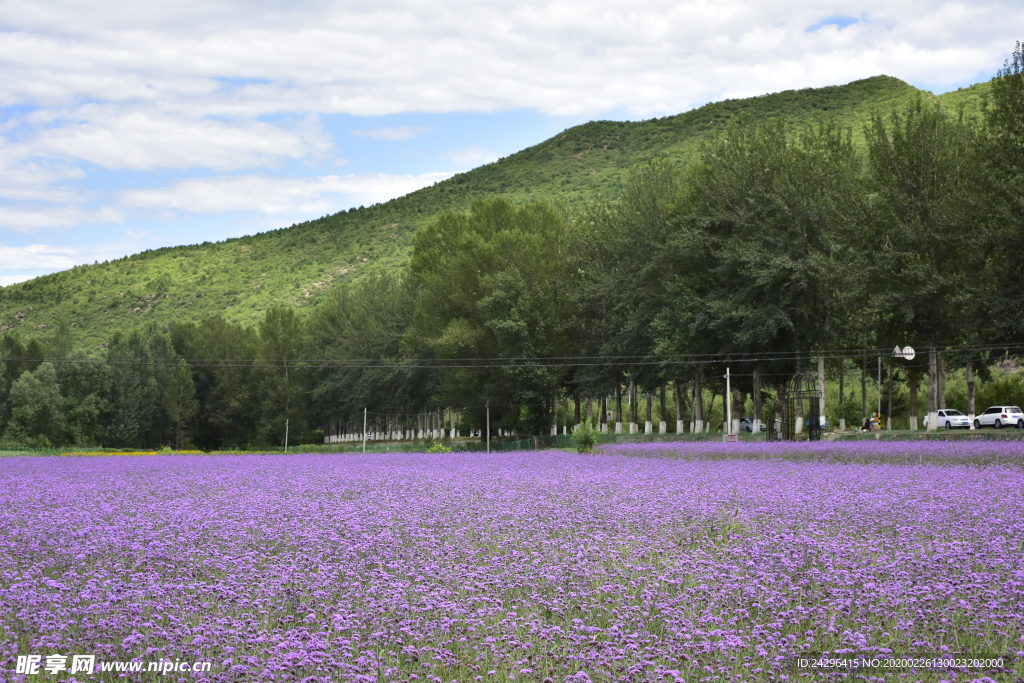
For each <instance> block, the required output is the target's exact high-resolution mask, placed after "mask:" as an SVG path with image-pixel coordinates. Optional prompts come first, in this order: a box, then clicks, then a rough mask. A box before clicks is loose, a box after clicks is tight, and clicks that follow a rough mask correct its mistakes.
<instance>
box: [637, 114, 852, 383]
mask: <svg viewBox="0 0 1024 683" xmlns="http://www.w3.org/2000/svg"><path fill="white" fill-rule="evenodd" d="M860 168H861V165H860V160H859V159H858V157H857V155H856V151H855V149H854V147H853V142H852V134H851V132H850V131H849V130H845V129H843V128H841V127H840V126H839V125H837V124H836V123H835V122H834V121H830V120H824V121H822V122H820V123H819V124H818V125H816V126H814V127H812V128H809V129H807V130H803V131H798V132H795V133H793V132H789V131H787V129H786V126H785V123H784V122H783V121H774V122H771V123H762V124H749V123H744V122H741V123H739V124H734V125H733V126H731V127H730V128H729V130H728V131H727V132H726V134H725V135H724V136H723V137H722V138H721V139H719V140H717V141H716V142H714V143H713V144H711V145H709V146H708V147H707V148H706V149H705V150H704V151H703V152H702V154H701V156H700V159H699V160H698V162H697V163H696V164H695V165H694V166H693V168H692V169H691V170H690V173H689V174H688V176H687V178H686V182H685V184H684V191H683V192H682V193H681V195H680V198H679V202H678V208H677V225H678V227H677V230H676V231H675V233H674V235H673V237H672V240H671V241H670V243H669V245H668V248H669V249H670V250H671V251H672V252H673V253H674V254H675V257H674V261H675V263H676V267H675V268H674V269H673V272H672V273H671V275H670V278H669V280H668V282H667V283H666V284H667V287H668V290H669V292H670V301H671V304H670V305H668V306H666V307H664V308H663V310H662V311H661V312H660V313H659V315H658V319H657V326H658V329H659V340H660V344H659V348H660V349H661V350H663V351H665V352H674V353H680V354H684V355H686V354H695V353H703V354H714V355H716V356H718V357H721V356H726V357H731V358H734V359H736V360H742V359H744V358H758V357H760V358H761V359H766V358H767V359H770V358H771V355H770V354H772V353H777V354H784V355H785V356H790V359H787V360H785V361H778V362H773V361H771V360H760V361H759V365H758V366H754V367H759V368H760V369H761V370H770V371H771V372H773V373H774V374H779V373H792V372H794V371H795V370H797V369H801V367H800V365H801V364H800V363H797V362H794V361H793V360H792V356H793V355H794V354H796V355H800V354H807V356H810V355H812V354H813V353H814V351H815V350H817V349H820V348H821V347H823V346H825V345H827V344H828V342H829V340H830V339H833V338H834V337H835V336H836V335H837V333H838V331H839V329H840V327H841V325H842V323H843V321H844V319H845V318H846V316H848V315H849V313H850V311H851V310H855V309H856V307H857V306H858V304H859V302H858V299H859V295H860V292H861V291H863V290H862V289H861V283H860V281H859V280H858V277H857V274H858V268H857V267H856V263H857V252H858V247H860V246H861V245H860V244H859V243H858V242H857V241H856V239H854V237H853V236H854V234H855V228H856V226H857V224H858V223H859V222H860V221H862V220H863V217H864V208H863V200H862V196H863V193H862V186H861V183H860ZM746 367H748V368H750V367H752V366H746ZM721 370H722V371H724V368H721ZM713 374H715V375H719V374H722V373H721V372H718V367H717V366H716V368H715V370H714V371H713ZM740 374H741V375H746V376H748V377H749V376H752V375H753V373H752V372H748V371H742V372H741V373H740ZM751 378H752V377H751ZM743 379H745V378H743ZM744 385H745V386H744ZM740 386H741V387H743V388H744V389H745V390H753V382H749V383H748V382H746V381H743V382H742V383H741V384H740Z"/></svg>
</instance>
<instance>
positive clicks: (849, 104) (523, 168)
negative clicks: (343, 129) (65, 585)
mask: <svg viewBox="0 0 1024 683" xmlns="http://www.w3.org/2000/svg"><path fill="white" fill-rule="evenodd" d="M986 94H987V83H979V84H976V85H973V86H971V87H969V88H964V89H960V90H959V91H953V92H951V93H946V94H944V95H939V96H935V95H932V94H931V93H928V92H927V91H921V90H918V89H917V88H914V87H913V86H910V85H909V84H907V83H904V82H903V81H900V80H899V79H896V78H892V77H890V76H875V77H872V78H868V79H862V80H858V81H853V82H852V83H848V84H846V85H838V86H828V87H825V88H805V89H801V90H789V91H783V92H780V93H771V94H766V95H759V96H756V97H751V98H744V99H730V100H723V101H721V102H714V103H709V104H706V105H704V106H702V107H698V108H696V109H692V110H690V111H687V112H683V113H680V114H674V115H671V116H665V117H661V118H655V119H648V120H645V121H592V122H589V123H585V124H581V125H578V126H573V127H571V128H568V129H566V130H564V131H562V132H561V133H559V134H557V135H555V136H553V137H551V138H549V139H548V140H545V141H542V142H540V143H538V144H537V145H533V146H531V147H527V148H526V149H523V150H520V151H518V152H516V153H514V154H511V155H509V156H507V157H504V158H502V159H500V160H498V161H496V162H493V163H491V164H487V165H484V166H481V167H478V168H476V169H473V170H471V171H467V172H464V173H459V174H456V175H454V176H452V177H451V178H449V179H447V180H444V181H441V182H438V183H435V184H434V185H432V186H429V187H425V188H421V189H419V190H416V191H414V192H411V193H409V194H407V195H404V196H402V197H398V198H396V199H392V200H390V201H388V202H385V203H382V204H377V205H374V206H371V207H366V208H360V209H353V210H349V211H341V212H338V213H335V214H332V215H329V216H324V217H322V218H319V219H315V220H311V221H306V222H304V223H298V224H294V225H292V226H290V227H286V228H279V229H276V230H270V231H267V232H262V233H258V234H255V235H248V236H244V237H238V238H232V239H228V240H224V241H222V242H212V243H211V242H204V243H202V244H194V245H181V246H175V247H163V248H160V249H153V250H148V251H144V252H140V253H138V254H133V255H131V256H126V257H123V258H121V259H116V260H112V261H107V262H103V263H99V264H93V265H80V266H75V267H74V268H71V269H69V270H65V271H60V272H57V273H52V274H49V275H44V276H40V277H38V278H34V279H32V280H28V281H26V282H22V283H17V284H14V285H8V286H7V287H3V288H0V331H10V330H17V331H18V332H19V333H20V334H21V335H22V336H24V337H32V336H40V335H46V334H49V333H50V331H51V330H52V328H53V326H54V325H55V324H56V323H57V321H58V320H60V319H64V320H67V321H68V322H70V323H71V325H72V326H73V327H74V328H75V329H76V330H78V332H77V336H79V337H80V339H79V340H78V341H79V343H85V344H88V345H92V346H93V348H96V347H98V346H99V345H100V344H102V342H103V341H105V340H106V339H107V338H108V337H109V335H110V333H111V332H113V331H114V330H118V329H121V330H125V329H131V328H133V327H137V326H140V325H141V326H145V325H155V326H157V327H160V326H163V325H166V324H167V323H169V322H171V321H178V320H188V319H192V320H198V319H201V318H204V317H207V316H209V315H211V314H214V313H221V314H223V315H224V316H225V317H226V318H228V319H229V320H233V321H241V322H254V321H255V320H257V319H258V318H259V316H260V315H261V314H262V312H263V311H264V310H266V309H267V308H269V307H271V306H273V305H277V304H285V305H291V306H295V307H296V308H298V309H300V310H308V309H309V308H310V307H311V306H314V305H315V304H316V303H317V302H319V301H321V300H323V298H324V297H325V296H327V293H328V292H329V290H330V289H331V288H332V287H335V286H338V285H339V284H342V283H346V282H351V281H352V280H355V279H358V278H360V277H363V276H364V275H365V274H366V273H368V272H370V273H372V272H377V271H379V270H391V269H396V268H399V267H401V266H402V264H404V262H405V261H406V259H407V258H408V255H409V253H410V250H411V246H412V237H413V235H414V234H415V232H416V231H417V230H418V229H419V228H421V227H423V226H424V225H426V224H427V223H429V222H430V220H432V219H433V217H435V216H437V215H438V214H439V213H441V212H443V211H459V210H464V209H465V208H467V207H468V206H469V205H470V204H471V203H472V201H473V200H475V199H477V198H481V197H486V196H495V195H503V196H506V197H508V198H510V199H511V200H512V201H513V202H515V203H522V202H529V201H535V200H539V199H548V200H553V201H556V202H559V203H562V204H564V205H566V206H567V207H569V208H572V207H573V206H576V205H579V204H582V203H585V202H588V201H592V200H594V199H597V198H600V197H614V196H615V195H616V194H617V193H618V191H619V190H620V188H621V187H622V183H623V181H624V179H625V177H626V175H627V174H628V172H629V170H630V169H631V168H633V167H635V166H636V164H638V163H640V162H641V161H642V160H643V159H645V158H649V157H651V156H659V157H664V158H668V159H671V160H673V161H674V162H677V163H680V164H685V163H687V162H688V161H689V160H691V159H692V158H693V156H694V155H695V154H696V153H697V152H698V150H699V149H700V146H701V144H702V143H703V141H705V140H707V139H709V138H710V137H711V136H713V135H715V134H717V132H719V131H721V130H722V129H723V128H724V127H725V126H727V125H728V124H729V122H731V121H733V120H735V119H737V118H739V117H748V118H752V119H774V118H778V117H784V118H786V119H787V121H788V125H790V126H794V127H795V126H803V125H807V124H808V123H810V122H812V121H813V120H815V119H816V118H818V117H821V116H834V117H836V118H837V119H838V120H839V121H840V122H841V123H842V124H844V125H848V126H852V127H854V128H855V129H856V128H857V126H858V124H859V123H861V122H863V121H864V120H865V119H866V118H867V117H868V116H869V115H870V114H871V113H872V112H874V111H883V112H884V111H887V110H891V109H893V108H895V107H897V106H899V105H900V104H902V103H904V102H906V101H907V100H909V99H910V98H913V97H917V96H924V97H930V98H935V99H937V100H938V101H939V102H942V103H943V106H948V107H961V106H962V107H963V108H964V111H965V112H967V113H968V114H969V115H977V114H978V113H979V112H980V102H981V100H982V99H983V98H984V97H985V96H986Z"/></svg>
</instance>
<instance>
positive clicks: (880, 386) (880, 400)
mask: <svg viewBox="0 0 1024 683" xmlns="http://www.w3.org/2000/svg"><path fill="white" fill-rule="evenodd" d="M875 414H876V415H881V414H882V354H878V410H877V411H875ZM878 428H879V429H881V428H882V425H878Z"/></svg>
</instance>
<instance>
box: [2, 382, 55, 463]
mask: <svg viewBox="0 0 1024 683" xmlns="http://www.w3.org/2000/svg"><path fill="white" fill-rule="evenodd" d="M11 402H12V404H13V406H14V407H13V410H12V411H11V420H10V422H9V423H8V425H7V430H6V432H5V433H4V438H5V440H7V441H10V442H14V443H23V444H30V445H39V446H51V445H58V444H60V443H62V442H63V437H64V397H63V396H61V393H60V385H59V383H58V382H57V372H56V369H55V368H54V366H53V363H43V364H41V365H40V366H39V367H38V368H36V369H35V370H33V371H30V372H25V373H23V374H22V375H21V376H20V377H18V379H17V380H15V382H14V385H13V386H12V387H11Z"/></svg>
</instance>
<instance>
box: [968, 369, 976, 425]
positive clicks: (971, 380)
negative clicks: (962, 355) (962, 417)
mask: <svg viewBox="0 0 1024 683" xmlns="http://www.w3.org/2000/svg"><path fill="white" fill-rule="evenodd" d="M974 390H975V385H974V363H972V362H971V361H967V417H968V419H970V421H971V429H973V428H974V409H975V406H974Z"/></svg>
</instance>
